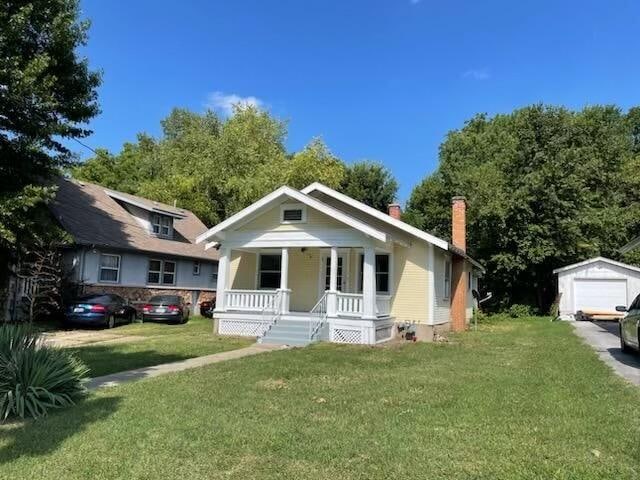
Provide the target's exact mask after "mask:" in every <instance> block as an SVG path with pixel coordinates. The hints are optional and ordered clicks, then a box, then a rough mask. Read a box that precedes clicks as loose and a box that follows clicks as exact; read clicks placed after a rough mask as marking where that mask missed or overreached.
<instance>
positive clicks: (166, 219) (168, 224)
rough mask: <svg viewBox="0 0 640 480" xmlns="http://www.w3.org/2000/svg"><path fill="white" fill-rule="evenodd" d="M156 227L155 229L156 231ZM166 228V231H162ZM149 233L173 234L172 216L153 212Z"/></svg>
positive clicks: (158, 234)
mask: <svg viewBox="0 0 640 480" xmlns="http://www.w3.org/2000/svg"><path fill="white" fill-rule="evenodd" d="M156 227H157V231H156ZM163 229H166V233H165V232H164V231H163ZM151 233H153V234H154V235H157V236H159V237H172V236H173V218H171V217H170V216H168V215H162V214H160V213H154V214H152V215H151Z"/></svg>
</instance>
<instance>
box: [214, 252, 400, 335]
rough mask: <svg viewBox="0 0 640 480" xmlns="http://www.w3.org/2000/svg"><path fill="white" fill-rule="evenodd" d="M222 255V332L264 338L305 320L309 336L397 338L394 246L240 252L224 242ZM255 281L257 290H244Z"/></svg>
mask: <svg viewBox="0 0 640 480" xmlns="http://www.w3.org/2000/svg"><path fill="white" fill-rule="evenodd" d="M385 256H386V259H385V258H383V257H385ZM263 257H273V258H267V259H266V260H265V258H263ZM276 257H277V259H278V260H275V258H276ZM376 257H378V258H376ZM219 261H220V263H219V268H218V293H217V304H216V311H215V317H216V319H217V321H218V333H220V334H222V335H248V336H256V337H262V336H264V335H265V334H267V333H268V332H269V331H270V329H273V328H274V325H275V324H277V323H286V322H296V324H297V325H298V328H300V325H301V324H302V323H301V322H305V323H304V324H305V325H308V339H309V341H314V340H327V341H331V342H339V343H362V344H374V343H378V342H381V341H385V340H388V339H389V338H390V337H391V336H392V325H393V319H392V318H391V305H392V298H393V296H392V290H391V289H392V282H391V277H392V275H391V264H392V262H391V254H390V252H385V251H382V250H380V249H376V248H374V247H369V246H364V247H348V248H345V247H340V248H339V247H329V248H313V247H309V248H307V247H293V248H292V247H285V248H279V249H273V248H270V249H254V250H247V249H243V250H241V251H239V252H237V253H234V252H233V250H232V249H231V248H224V247H223V248H221V249H220V260H219ZM243 261H244V263H245V267H244V268H245V270H246V271H243V270H242V269H243V266H242V262H243ZM232 262H235V263H234V264H233V268H232ZM376 263H378V271H376ZM252 279H253V285H252V286H253V287H254V288H239V287H240V286H242V287H246V286H249V285H250V284H251V282H252ZM378 279H379V280H378ZM274 283H277V288H273V287H276V285H274ZM378 283H380V284H381V285H380V286H378V285H377V284H378ZM265 284H268V285H269V286H270V287H271V288H264V287H265ZM327 287H328V288H327ZM381 288H382V290H383V291H380V289H381Z"/></svg>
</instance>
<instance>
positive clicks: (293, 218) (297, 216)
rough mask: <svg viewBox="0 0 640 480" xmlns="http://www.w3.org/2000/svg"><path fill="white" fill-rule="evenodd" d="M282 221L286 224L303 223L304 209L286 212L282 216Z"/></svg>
mask: <svg viewBox="0 0 640 480" xmlns="http://www.w3.org/2000/svg"><path fill="white" fill-rule="evenodd" d="M282 219H283V220H284V221H285V222H300V221H302V209H301V208H296V209H293V210H285V211H284V212H283V214H282Z"/></svg>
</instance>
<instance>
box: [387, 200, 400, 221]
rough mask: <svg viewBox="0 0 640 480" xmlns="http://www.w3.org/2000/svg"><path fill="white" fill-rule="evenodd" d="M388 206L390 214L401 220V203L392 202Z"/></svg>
mask: <svg viewBox="0 0 640 480" xmlns="http://www.w3.org/2000/svg"><path fill="white" fill-rule="evenodd" d="M388 208H389V216H390V217H393V218H395V219H396V220H400V216H401V215H402V210H401V209H400V205H399V204H397V203H390V204H389V207H388Z"/></svg>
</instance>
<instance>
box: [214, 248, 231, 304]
mask: <svg viewBox="0 0 640 480" xmlns="http://www.w3.org/2000/svg"><path fill="white" fill-rule="evenodd" d="M230 262H231V249H230V248H229V247H220V258H219V260H218V282H217V284H216V311H217V312H224V311H225V310H226V309H227V307H226V301H225V300H226V298H225V291H226V290H227V282H228V281H229V280H228V279H229V273H230Z"/></svg>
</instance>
